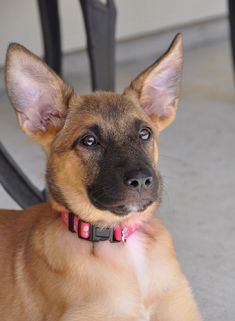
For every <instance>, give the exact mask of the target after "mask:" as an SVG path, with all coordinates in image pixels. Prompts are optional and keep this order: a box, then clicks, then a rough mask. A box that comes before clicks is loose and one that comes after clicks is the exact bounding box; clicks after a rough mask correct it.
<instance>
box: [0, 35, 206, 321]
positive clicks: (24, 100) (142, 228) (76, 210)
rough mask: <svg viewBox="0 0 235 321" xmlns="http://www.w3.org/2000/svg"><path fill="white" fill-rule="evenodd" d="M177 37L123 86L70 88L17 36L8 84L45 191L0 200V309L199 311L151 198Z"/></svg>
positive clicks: (151, 317) (30, 317)
mask: <svg viewBox="0 0 235 321" xmlns="http://www.w3.org/2000/svg"><path fill="white" fill-rule="evenodd" d="M182 61H183V54H182V37H181V35H178V36H176V38H175V39H174V41H173V43H172V45H171V46H170V48H169V50H168V51H167V52H166V53H165V54H164V55H163V56H162V57H161V58H160V59H158V60H157V61H156V62H155V63H154V64H152V65H151V66H150V67H149V68H147V69H146V70H145V71H143V72H142V73H141V74H140V75H139V76H137V78H136V79H135V80H134V81H133V82H132V83H131V84H130V85H129V86H128V87H127V88H126V89H125V90H124V92H123V93H122V94H116V93H110V92H96V93H92V94H88V95H82V96H81V95H79V94H77V93H75V92H74V91H73V89H72V88H71V87H70V86H68V85H66V84H65V83H64V82H63V81H62V80H61V79H60V78H59V77H58V76H57V75H56V74H55V73H54V72H53V71H52V70H51V69H50V68H49V67H48V66H47V65H46V64H45V63H43V62H42V61H41V60H40V59H39V58H37V57H36V56H35V55H34V54H32V53H31V52H29V51H28V50H27V49H25V48H24V47H22V46H21V45H19V44H11V45H10V46H9V49H8V52H7V60H6V87H7V91H8V95H9V98H10V101H11V103H12V105H13V107H14V109H15V111H16V114H17V118H18V122H19V125H20V127H21V128H22V130H23V131H24V132H25V133H26V134H27V135H29V136H30V137H32V138H33V139H34V140H35V141H36V142H38V143H39V144H41V146H42V147H43V149H44V150H45V152H46V155H47V169H46V181H47V188H48V192H49V196H50V201H49V202H48V203H44V204H39V205H37V206H34V207H32V208H30V209H27V210H24V211H13V210H1V211H0V258H1V265H0V279H1V281H0V284H1V285H0V320H1V321H45V320H46V321H91V320H96V321H104V320H106V321H109V320H110V321H115V320H117V321H144V320H145V321H147V320H148V321H199V320H201V318H200V316H199V313H198V311H197V307H196V304H195V302H194V299H193V297H192V293H191V289H190V286H189V285H188V282H187V280H186V278H185V276H184V275H183V273H182V271H181V268H180V265H179V263H178V261H177V259H176V255H175V252H174V248H173V244H172V240H171V237H170V234H169V233H168V231H167V230H166V228H165V227H164V226H163V225H162V224H161V223H160V222H159V220H157V219H156V218H154V211H155V209H156V208H157V207H158V206H159V204H160V199H161V185H162V184H161V177H160V175H159V172H158V145H157V138H158V135H159V133H160V132H161V131H162V130H163V129H164V128H165V127H166V126H167V125H169V124H170V123H171V122H172V121H173V120H174V118H175V115H176V111H177V107H178V101H179V97H178V95H179V87H180V78H181V69H182Z"/></svg>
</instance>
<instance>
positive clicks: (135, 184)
mask: <svg viewBox="0 0 235 321" xmlns="http://www.w3.org/2000/svg"><path fill="white" fill-rule="evenodd" d="M152 183H153V177H152V176H151V174H150V173H149V171H147V170H146V171H144V170H132V171H129V172H127V173H126V174H125V176H124V184H125V185H127V186H128V187H129V188H131V189H133V190H136V191H138V192H142V191H143V190H147V189H149V188H150V187H151V186H152Z"/></svg>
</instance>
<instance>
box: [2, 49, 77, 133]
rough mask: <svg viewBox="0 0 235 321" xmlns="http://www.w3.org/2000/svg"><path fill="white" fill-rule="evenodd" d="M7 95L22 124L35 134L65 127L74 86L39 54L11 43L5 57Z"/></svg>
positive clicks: (24, 129) (24, 128)
mask: <svg viewBox="0 0 235 321" xmlns="http://www.w3.org/2000/svg"><path fill="white" fill-rule="evenodd" d="M5 76H6V86H7V91H8V96H9V98H10V101H11V103H12V105H13V107H14V108H15V110H16V114H17V117H18V120H19V124H20V127H21V128H22V130H23V131H24V132H26V133H27V134H28V135H30V136H33V137H34V138H39V137H43V136H44V134H45V133H47V132H51V133H52V132H54V133H55V132H57V131H58V130H59V129H61V128H62V126H63V124H64V120H65V117H66V113H67V106H68V101H69V99H70V97H71V95H72V89H71V88H70V87H69V86H67V85H65V83H64V82H63V81H62V80H61V79H60V78H59V77H58V76H57V75H56V74H55V73H54V72H53V71H52V70H51V69H50V68H49V67H48V66H47V65H46V64H45V63H44V62H42V61H41V60H40V59H39V58H38V57H36V56H35V55H34V54H32V53H31V52H30V51H28V50H27V49H25V48H24V47H23V46H21V45H19V44H15V43H13V44H11V45H10V46H9V48H8V51H7V59H6V71H5Z"/></svg>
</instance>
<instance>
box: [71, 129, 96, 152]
mask: <svg viewBox="0 0 235 321" xmlns="http://www.w3.org/2000/svg"><path fill="white" fill-rule="evenodd" d="M88 137H93V138H94V139H95V143H94V144H92V145H88V144H86V143H85V139H87V138H88ZM98 144H99V141H98V138H97V136H96V135H95V134H93V133H87V134H85V135H83V136H82V137H80V138H78V139H77V140H76V141H75V143H74V147H76V146H77V145H80V146H82V147H84V148H88V149H92V148H95V147H96V146H97V145H98Z"/></svg>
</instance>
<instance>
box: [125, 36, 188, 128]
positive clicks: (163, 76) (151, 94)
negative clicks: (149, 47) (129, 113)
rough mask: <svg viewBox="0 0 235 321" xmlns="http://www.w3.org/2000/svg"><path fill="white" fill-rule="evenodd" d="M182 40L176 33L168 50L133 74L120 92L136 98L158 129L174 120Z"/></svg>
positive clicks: (180, 71)
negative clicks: (149, 64) (142, 69)
mask: <svg viewBox="0 0 235 321" xmlns="http://www.w3.org/2000/svg"><path fill="white" fill-rule="evenodd" d="M182 42H183V41H182V35H180V34H178V35H177V36H176V37H175V39H174V40H173V42H172V44H171V46H170V48H169V49H168V51H167V52H166V53H165V54H164V55H163V56H162V57H161V58H160V59H158V60H157V61H156V62H155V63H154V64H152V65H151V66H150V67H149V68H147V69H146V70H145V71H144V72H142V73H141V74H140V75H139V76H137V78H136V79H135V80H134V81H132V83H131V85H130V86H129V87H128V88H127V89H126V90H125V91H124V95H128V96H129V97H130V98H132V99H135V100H136V99H138V100H139V103H140V105H141V107H142V108H143V109H144V111H145V112H146V113H147V114H148V115H149V116H150V117H151V119H152V120H153V121H154V122H156V123H157V126H158V128H159V130H162V129H164V128H165V127H166V126H168V125H169V124H170V123H171V122H172V121H173V120H174V118H175V115H176V111H177V108H178V103H179V90H180V80H181V73H182V64H183V46H182Z"/></svg>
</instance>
